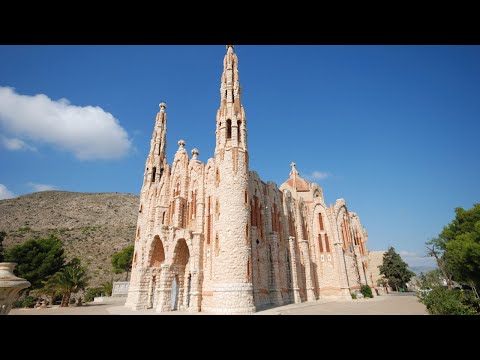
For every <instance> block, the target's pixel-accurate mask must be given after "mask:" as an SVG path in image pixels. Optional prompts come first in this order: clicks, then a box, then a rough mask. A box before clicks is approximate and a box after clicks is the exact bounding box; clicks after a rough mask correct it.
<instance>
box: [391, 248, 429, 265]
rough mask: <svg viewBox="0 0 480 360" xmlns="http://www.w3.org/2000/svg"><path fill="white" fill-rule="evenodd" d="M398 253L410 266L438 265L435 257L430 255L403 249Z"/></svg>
mask: <svg viewBox="0 0 480 360" xmlns="http://www.w3.org/2000/svg"><path fill="white" fill-rule="evenodd" d="M398 254H399V255H400V256H401V257H402V259H403V261H405V262H406V263H407V264H408V266H409V267H419V266H421V267H431V268H435V267H436V262H435V259H434V258H432V257H430V256H426V255H421V254H418V253H416V252H413V251H407V250H401V251H399V252H398Z"/></svg>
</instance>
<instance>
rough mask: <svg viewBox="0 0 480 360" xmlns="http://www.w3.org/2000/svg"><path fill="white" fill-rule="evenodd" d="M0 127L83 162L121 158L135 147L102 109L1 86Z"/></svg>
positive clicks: (123, 131) (116, 122)
mask: <svg viewBox="0 0 480 360" xmlns="http://www.w3.org/2000/svg"><path fill="white" fill-rule="evenodd" d="M0 124H3V125H4V126H5V127H6V128H7V129H8V130H9V131H10V132H12V133H13V134H15V135H16V136H17V137H26V138H29V139H31V140H33V141H38V142H41V143H47V144H50V145H54V146H57V147H59V148H61V149H64V150H67V151H70V152H72V153H73V154H74V155H75V156H76V157H77V158H78V159H80V160H93V159H115V158H120V157H122V156H124V155H126V154H127V152H128V151H129V150H130V149H131V147H132V144H131V141H130V139H129V138H128V133H127V132H126V130H125V129H124V128H123V127H121V126H120V123H119V121H118V120H117V119H115V117H114V116H113V115H112V114H110V113H108V112H106V111H104V110H103V109H102V108H100V107H98V106H83V107H82V106H75V105H71V104H70V102H69V101H68V100H67V99H60V100H58V101H55V100H52V99H50V98H49V97H48V96H46V95H43V94H39V95H35V96H27V95H20V94H17V93H16V92H15V90H14V89H13V88H10V87H2V86H0ZM20 141H22V140H20ZM13 146H15V145H13Z"/></svg>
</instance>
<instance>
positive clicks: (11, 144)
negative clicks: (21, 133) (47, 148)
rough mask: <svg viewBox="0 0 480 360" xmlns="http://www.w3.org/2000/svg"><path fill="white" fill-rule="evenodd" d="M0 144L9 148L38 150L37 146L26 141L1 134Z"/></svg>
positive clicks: (12, 149) (14, 149) (13, 149)
mask: <svg viewBox="0 0 480 360" xmlns="http://www.w3.org/2000/svg"><path fill="white" fill-rule="evenodd" d="M0 144H2V145H3V147H4V148H5V149H7V150H11V151H18V150H30V151H36V150H37V149H35V147H33V146H30V145H28V144H26V143H25V141H23V140H20V139H17V138H7V137H5V136H1V135H0Z"/></svg>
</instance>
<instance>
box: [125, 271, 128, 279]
mask: <svg viewBox="0 0 480 360" xmlns="http://www.w3.org/2000/svg"><path fill="white" fill-rule="evenodd" d="M125 281H128V270H127V277H126V278H125Z"/></svg>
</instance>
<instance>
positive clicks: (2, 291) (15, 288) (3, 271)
mask: <svg viewBox="0 0 480 360" xmlns="http://www.w3.org/2000/svg"><path fill="white" fill-rule="evenodd" d="M15 265H17V264H16V263H0V315H7V314H8V313H9V312H10V310H11V309H12V305H13V302H14V301H15V300H16V299H17V295H18V292H19V291H20V290H22V289H25V288H27V287H29V286H30V283H29V282H28V281H27V280H25V279H21V278H19V277H16V276H15V275H13V269H14V268H15Z"/></svg>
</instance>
